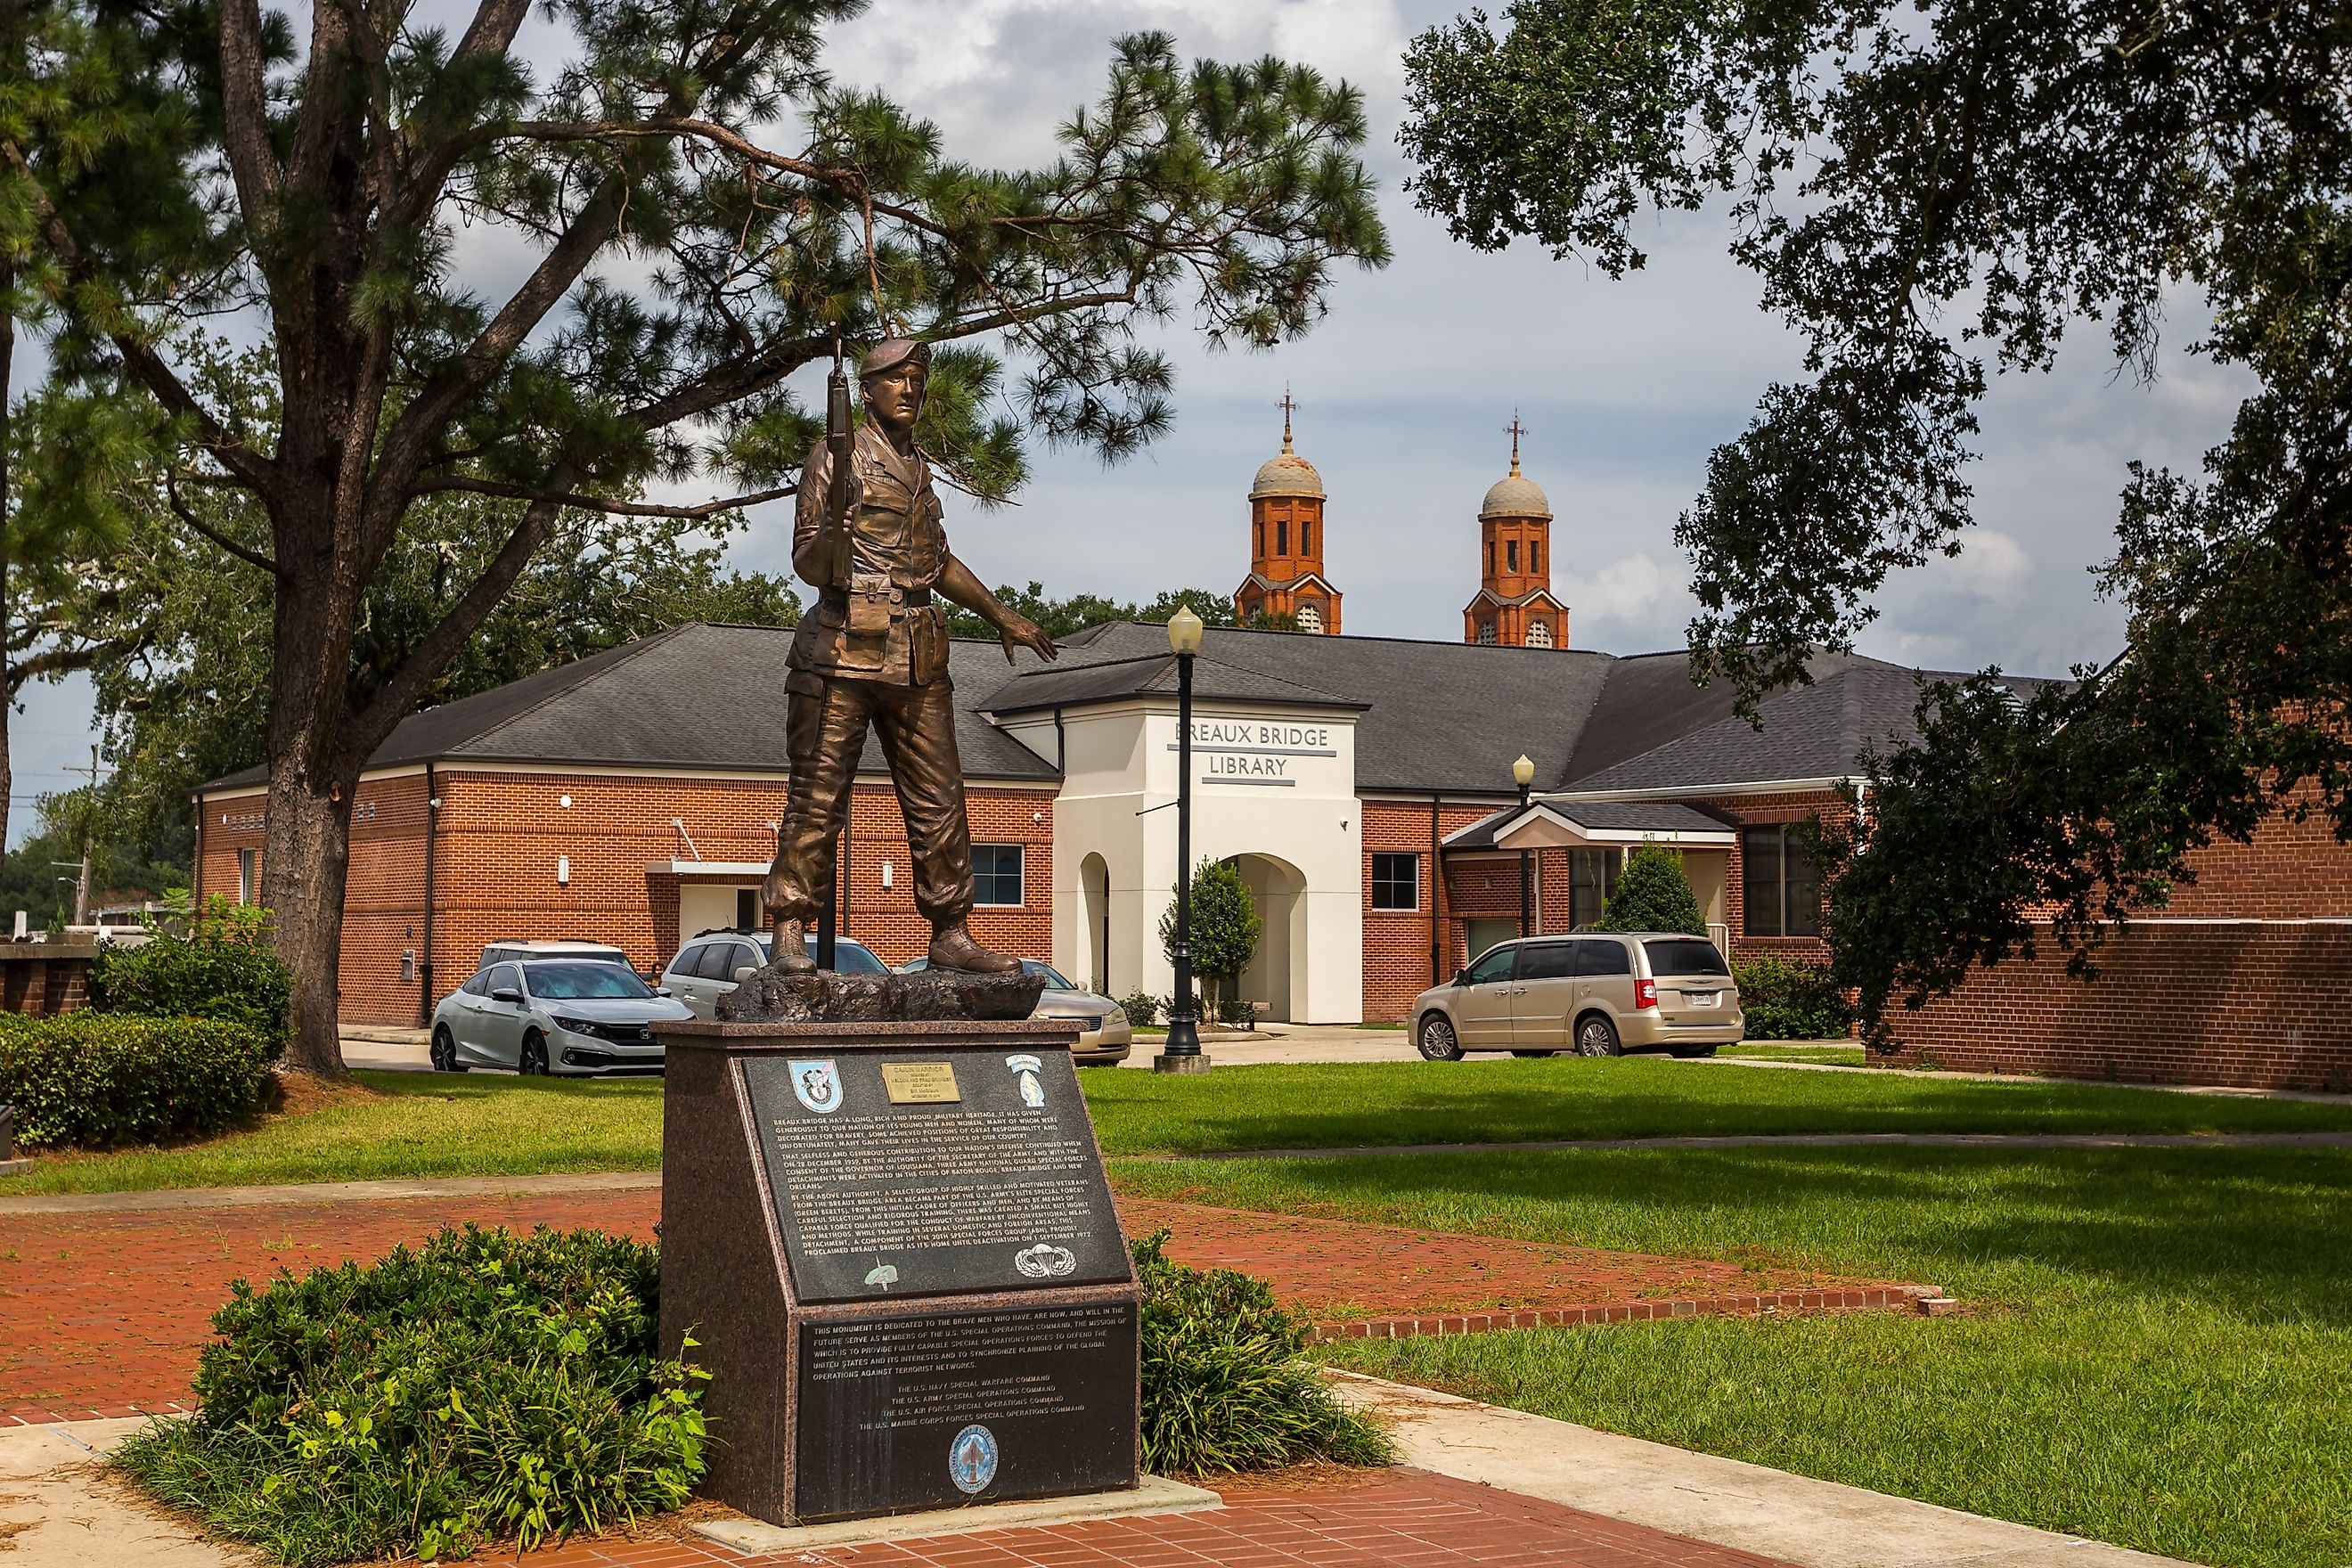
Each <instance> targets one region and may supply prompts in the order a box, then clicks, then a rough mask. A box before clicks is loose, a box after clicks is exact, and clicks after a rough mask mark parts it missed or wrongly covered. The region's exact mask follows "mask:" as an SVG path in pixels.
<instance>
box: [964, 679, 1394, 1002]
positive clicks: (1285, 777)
mask: <svg viewBox="0 0 2352 1568" xmlns="http://www.w3.org/2000/svg"><path fill="white" fill-rule="evenodd" d="M1357 712H1358V710H1357V709H1355V708H1352V707H1349V708H1335V709H1323V708H1316V707H1308V706H1298V705H1293V704H1287V703H1286V704H1282V705H1280V706H1274V705H1264V706H1261V705H1259V704H1255V703H1244V702H1236V701H1233V700H1224V699H1215V700H1195V702H1194V703H1193V708H1192V858H1193V860H1194V862H1195V863H1196V864H1197V863H1198V862H1200V861H1201V860H1203V859H1212V860H1231V861H1234V863H1235V865H1236V867H1237V868H1238V869H1239V870H1240V872H1241V874H1242V879H1243V880H1244V883H1245V884H1247V886H1248V887H1249V889H1250V893H1251V896H1252V899H1253V900H1254V901H1255V904H1256V907H1257V912H1258V918H1259V919H1260V920H1261V921H1264V922H1265V930H1264V931H1263V933H1262V934H1261V935H1260V937H1259V940H1258V951H1257V957H1256V959H1255V962H1254V963H1252V964H1251V965H1250V967H1249V969H1248V970H1247V971H1246V972H1244V973H1243V975H1242V976H1241V977H1240V986H1241V994H1243V995H1244V997H1247V998H1249V999H1250V1000H1252V1001H1255V1002H1256V1003H1258V1004H1259V1005H1261V1006H1262V1007H1263V1008H1264V1009H1265V1016H1267V1017H1269V1018H1273V1019H1281V1020H1288V1021H1290V1022H1294V1023H1315V1024H1354V1023H1360V1022H1361V1021H1362V1019H1363V954H1364V942H1363V937H1364V932H1363V925H1364V917H1363V909H1364V902H1363V900H1364V889H1363V875H1364V873H1363V864H1364V860H1363V819H1362V812H1361V810H1360V803H1359V801H1358V799H1357V796H1356V715H1357ZM1001 722H1002V723H1003V728H1004V730H1005V731H1006V732H1007V733H1009V734H1011V735H1013V737H1014V738H1015V739H1017V740H1019V741H1020V742H1022V743H1023V744H1024V745H1025V746H1027V747H1028V748H1029V749H1030V750H1032V751H1034V752H1036V753H1037V754H1038V755H1039V756H1041V757H1044V758H1045V759H1047V760H1048V761H1051V762H1054V763H1056V764H1057V765H1058V766H1059V767H1060V768H1061V769H1062V773H1063V784H1062V790H1061V793H1060V794H1059V795H1057V796H1055V802H1054V963H1055V967H1056V968H1058V969H1060V970H1062V971H1063V972H1064V973H1067V974H1068V975H1069V976H1070V977H1071V978H1072V979H1074V980H1076V981H1078V982H1079V983H1080V984H1091V985H1093V986H1095V987H1096V988H1097V989H1099V990H1101V991H1102V992H1104V993H1105V994H1108V995H1110V996H1114V997H1117V996H1125V995H1127V994H1129V993H1131V992H1135V991H1139V990H1140V991H1144V992H1148V993H1150V994H1152V995H1154V996H1167V995H1169V994H1171V993H1172V992H1173V991H1174V990H1175V984H1176V983H1175V975H1174V973H1173V972H1172V970H1171V966H1170V964H1169V963H1168V958H1167V955H1166V952H1165V951H1164V950H1163V949H1162V947H1161V945H1160V921H1161V919H1162V918H1163V917H1164V916H1165V915H1166V914H1167V912H1168V910H1169V909H1170V908H1171V905H1172V904H1173V903H1174V901H1175V887H1176V879H1177V876H1178V866H1177V859H1176V826H1177V823H1176V789H1177V777H1178V775H1177V755H1178V753H1177V738H1178V737H1177V717H1176V701H1175V699H1174V698H1173V696H1172V695H1171V696H1167V697H1162V696H1161V695H1160V694H1159V693H1157V692H1154V693H1150V694H1148V695H1140V696H1130V697H1125V698H1120V699H1118V700H1112V701H1108V702H1102V703H1097V704H1088V705H1087V706H1085V707H1083V708H1079V707H1072V708H1066V709H1065V710H1061V711H1060V712H1058V713H1051V712H1046V713H1039V712H1025V713H1021V714H1018V715H1016V716H1013V717H1009V718H1007V719H1005V720H1003V721H1001Z"/></svg>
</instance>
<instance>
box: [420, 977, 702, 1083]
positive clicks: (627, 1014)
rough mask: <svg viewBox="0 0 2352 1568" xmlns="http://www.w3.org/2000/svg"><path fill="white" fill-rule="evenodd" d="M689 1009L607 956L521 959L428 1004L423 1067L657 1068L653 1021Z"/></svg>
mask: <svg viewBox="0 0 2352 1568" xmlns="http://www.w3.org/2000/svg"><path fill="white" fill-rule="evenodd" d="M692 1016H694V1015H693V1013H692V1012H691V1011H689V1010H688V1007H687V1005H686V1004H685V1003H683V1002H680V1001H678V1000H677V998H676V997H674V996H671V995H670V994H667V992H663V991H656V990H655V989H654V988H653V987H652V986H650V985H647V984H646V983H645V982H644V981H642V980H640V979H638V978H637V976H636V974H635V972H634V971H632V970H629V969H626V968H624V967H623V966H622V965H620V964H617V963H593V962H588V961H585V960H582V959H576V958H542V959H524V960H520V961H518V962H515V963H494V964H491V965H490V966H489V967H488V968H487V969H484V970H480V971H478V973H476V974H475V975H474V977H473V978H472V979H471V980H468V981H467V982H466V984H463V985H460V986H459V987H457V990H455V991H452V992H451V993H449V994H448V995H446V996H445V997H443V998H442V1000H441V1005H440V1006H438V1007H436V1008H435V1009H434V1010H433V1052H432V1055H433V1070H434V1071H436V1072H464V1071H465V1070H466V1069H467V1068H507V1069H509V1070H510V1071H514V1072H520V1073H522V1074H524V1075H525V1076H527V1077H536V1076H538V1075H539V1074H541V1073H657V1072H659V1071H661V1070H662V1047H661V1042H660V1041H658V1040H656V1039H655V1038H654V1035H653V1026H654V1025H656V1024H660V1023H671V1022H677V1021H678V1020H681V1019H686V1018H690V1017H692Z"/></svg>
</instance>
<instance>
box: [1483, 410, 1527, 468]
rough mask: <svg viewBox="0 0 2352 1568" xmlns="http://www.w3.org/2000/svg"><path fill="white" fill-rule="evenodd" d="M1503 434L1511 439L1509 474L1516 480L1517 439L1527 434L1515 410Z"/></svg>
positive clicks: (1517, 463) (1517, 461) (1512, 411)
mask: <svg viewBox="0 0 2352 1568" xmlns="http://www.w3.org/2000/svg"><path fill="white" fill-rule="evenodd" d="M1504 433H1505V434H1507V435H1508V436H1509V437H1510V438H1511V473H1512V475H1513V477H1515V478H1516V477H1517V474H1518V471H1519V437H1522V436H1524V435H1526V434H1527V433H1528V430H1527V426H1524V425H1522V424H1520V423H1519V411H1518V410H1517V409H1516V408H1514V409H1512V410H1511V422H1510V424H1508V425H1507V426H1504ZM1492 471H1493V470H1492V469H1489V470H1488V472H1490V473H1491V472H1492Z"/></svg>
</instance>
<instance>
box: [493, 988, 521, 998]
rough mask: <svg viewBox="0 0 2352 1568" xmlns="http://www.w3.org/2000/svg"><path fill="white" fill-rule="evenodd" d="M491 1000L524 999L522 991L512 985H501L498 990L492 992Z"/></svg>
mask: <svg viewBox="0 0 2352 1568" xmlns="http://www.w3.org/2000/svg"><path fill="white" fill-rule="evenodd" d="M490 1000H491V1001H493V1002H520V1001H521V1000H522V993H521V992H520V991H518V990H516V989H515V988H514V987H513V986H511V985H501V986H499V988H498V989H497V990H495V991H493V992H491V993H490Z"/></svg>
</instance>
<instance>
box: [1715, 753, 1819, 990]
mask: <svg viewBox="0 0 2352 1568" xmlns="http://www.w3.org/2000/svg"><path fill="white" fill-rule="evenodd" d="M1692 804H1693V805H1704V806H1706V807H1709V808H1711V809H1712V810H1714V811H1716V812H1717V813H1718V814H1720V815H1722V816H1728V817H1730V818H1731V819H1732V820H1733V821H1734V822H1736V823H1737V824H1738V826H1741V827H1750V826H1763V825H1764V824H1767V823H1774V822H1803V821H1806V820H1808V819H1809V818H1811V817H1812V816H1815V815H1819V816H1820V817H1821V818H1822V821H1823V822H1827V823H1836V822H1842V821H1843V820H1845V818H1846V817H1847V816H1848V815H1849V813H1848V812H1847V810H1846V805H1845V802H1844V801H1843V800H1842V799H1840V798H1839V797H1838V795H1836V794H1835V793H1834V792H1832V791H1829V790H1822V791H1819V792H1816V793H1814V794H1811V795H1721V796H1717V797H1714V798H1711V799H1708V800H1705V801H1694V802H1692ZM1746 858H1747V857H1746V855H1745V853H1744V847H1740V846H1735V847H1733V849H1732V851H1731V863H1730V868H1729V869H1728V871H1727V873H1726V875H1725V883H1724V904H1723V907H1724V919H1725V921H1727V922H1728V924H1729V925H1730V927H1731V952H1729V954H1727V956H1728V957H1729V958H1730V959H1731V960H1732V961H1733V962H1734V963H1747V962H1748V960H1750V959H1754V958H1760V957H1763V956H1765V955H1766V954H1768V953H1769V954H1770V955H1772V956H1773V957H1776V958H1786V959H1790V960H1794V961H1797V962H1801V963H1820V962H1822V961H1824V960H1826V959H1827V958H1828V957H1829V944H1828V943H1827V942H1822V940H1821V939H1820V938H1819V937H1811V936H1749V935H1748V934H1747V922H1748V896H1747V887H1746V882H1745V875H1744V871H1745V868H1744V866H1743V864H1742V863H1743V862H1744V861H1745V859H1746Z"/></svg>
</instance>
